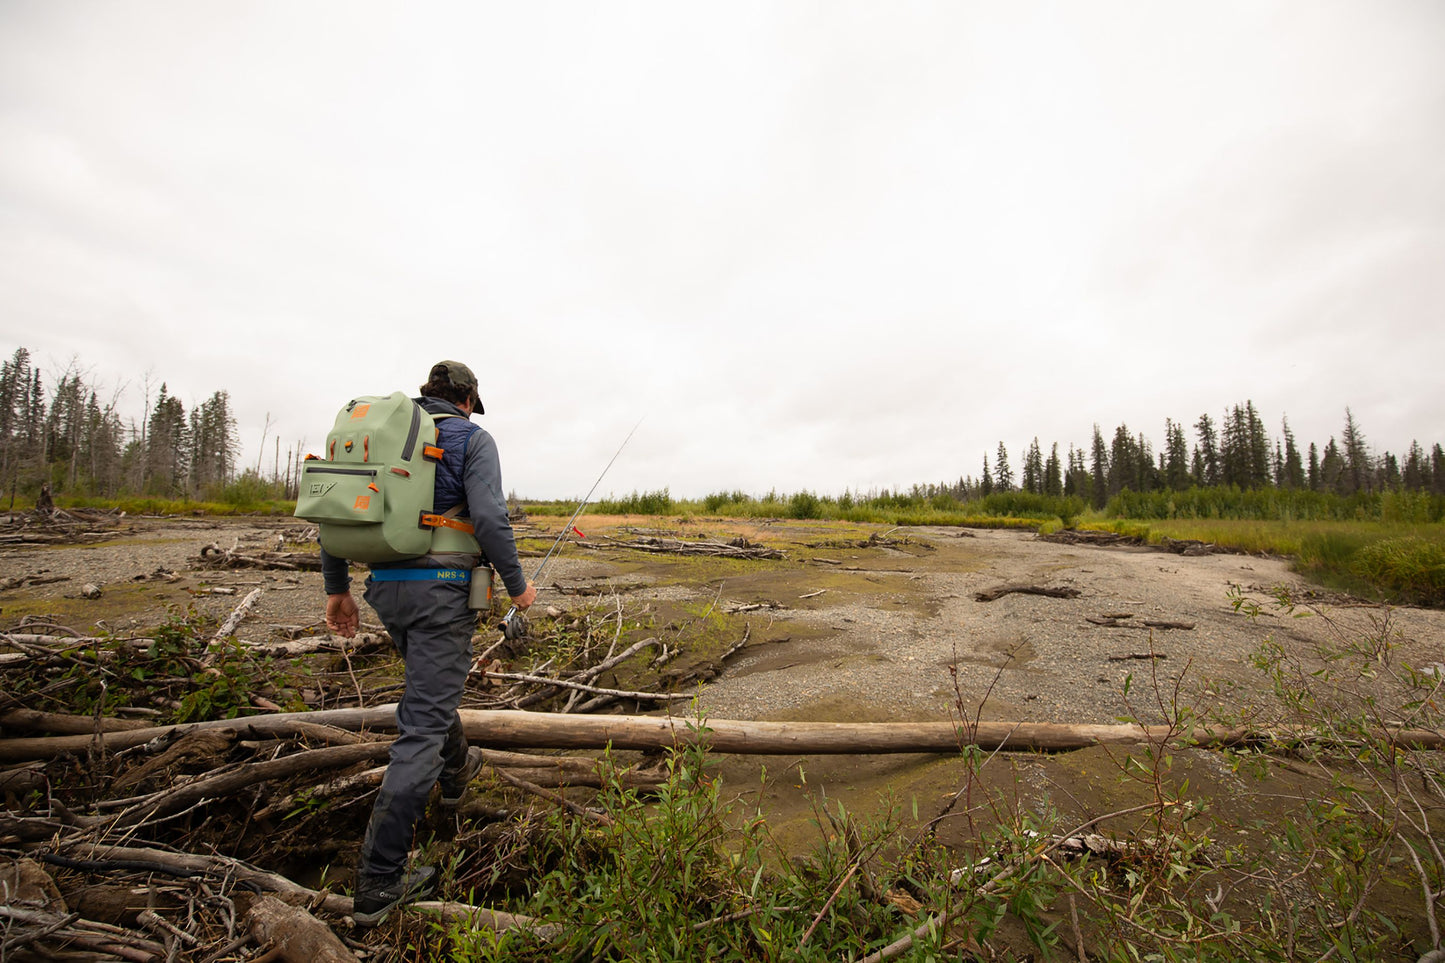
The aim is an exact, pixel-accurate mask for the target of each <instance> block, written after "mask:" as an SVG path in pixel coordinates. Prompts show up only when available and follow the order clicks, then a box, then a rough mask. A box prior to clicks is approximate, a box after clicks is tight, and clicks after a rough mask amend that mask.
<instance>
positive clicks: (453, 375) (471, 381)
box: [423, 361, 486, 415]
mask: <svg viewBox="0 0 1445 963" xmlns="http://www.w3.org/2000/svg"><path fill="white" fill-rule="evenodd" d="M438 378H445V379H446V380H447V381H449V382H451V384H452V387H454V388H461V389H462V390H464V391H466V392H468V393H469V394H470V395H471V396H472V397H473V398H474V399H476V408H475V412H476V414H479V415H482V414H486V411H485V410H484V409H483V408H482V399H481V398H479V397H477V376H476V375H474V374H472V369H471V368H468V367H467V366H466V365H464V364H462V363H461V362H460V361H438V362H437V363H436V364H434V365H432V366H431V375H430V376H429V378H428V379H427V380H429V381H435V380H437V379H438ZM423 387H425V386H423Z"/></svg>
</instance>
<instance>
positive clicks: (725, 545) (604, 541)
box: [574, 535, 788, 559]
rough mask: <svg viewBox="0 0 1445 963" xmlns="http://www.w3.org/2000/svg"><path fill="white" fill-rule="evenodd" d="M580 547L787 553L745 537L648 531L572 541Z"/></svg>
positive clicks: (725, 554)
mask: <svg viewBox="0 0 1445 963" xmlns="http://www.w3.org/2000/svg"><path fill="white" fill-rule="evenodd" d="M574 544H576V545H580V546H582V547H583V548H591V549H617V548H631V549H635V550H637V551H639V552H653V553H665V554H669V555H711V556H716V557H719V558H757V559H782V558H787V557H788V556H787V553H785V552H783V551H782V550H781V549H776V548H768V547H767V546H765V545H754V544H752V543H750V542H748V541H747V540H746V539H734V540H733V541H731V542H685V541H682V540H681V539H675V538H656V537H653V536H650V535H647V536H643V537H641V538H634V539H632V540H630V541H622V540H620V539H610V538H606V537H605V536H604V537H603V538H601V539H599V540H598V541H597V542H596V543H593V542H592V541H591V540H589V541H586V542H576V543H574Z"/></svg>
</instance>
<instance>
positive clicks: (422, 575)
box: [371, 568, 472, 582]
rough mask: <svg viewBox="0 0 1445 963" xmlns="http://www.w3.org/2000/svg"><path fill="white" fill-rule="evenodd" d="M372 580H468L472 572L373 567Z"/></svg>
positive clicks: (449, 569)
mask: <svg viewBox="0 0 1445 963" xmlns="http://www.w3.org/2000/svg"><path fill="white" fill-rule="evenodd" d="M371 580H372V581H373V582H470V581H471V580H472V573H471V571H470V570H469V569H464V568H374V569H372V570H371Z"/></svg>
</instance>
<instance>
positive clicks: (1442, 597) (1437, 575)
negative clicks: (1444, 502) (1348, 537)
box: [1351, 535, 1445, 605]
mask: <svg viewBox="0 0 1445 963" xmlns="http://www.w3.org/2000/svg"><path fill="white" fill-rule="evenodd" d="M1351 568H1352V569H1353V571H1354V572H1355V573H1356V574H1357V575H1358V576H1359V577H1360V578H1362V579H1364V580H1366V581H1367V582H1369V583H1370V584H1371V585H1373V586H1375V587H1376V588H1378V589H1379V590H1381V591H1383V592H1385V593H1386V594H1388V595H1390V596H1392V597H1393V598H1394V599H1395V600H1396V601H1400V602H1414V603H1418V604H1421V605H1445V544H1441V543H1440V542H1437V541H1430V540H1428V539H1424V538H1421V537H1419V536H1417V535H1407V536H1405V537H1403V538H1386V539H1382V540H1381V541H1378V542H1374V543H1373V544H1370V545H1365V546H1364V547H1362V548H1360V549H1359V550H1358V551H1357V552H1356V553H1355V557H1354V563H1353V565H1352V566H1351Z"/></svg>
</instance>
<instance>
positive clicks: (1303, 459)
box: [596, 401, 1445, 524]
mask: <svg viewBox="0 0 1445 963" xmlns="http://www.w3.org/2000/svg"><path fill="white" fill-rule="evenodd" d="M1164 425H1165V444H1164V448H1163V450H1162V451H1159V452H1158V453H1157V454H1156V452H1155V449H1154V447H1153V445H1152V444H1151V442H1150V441H1149V439H1148V438H1147V437H1145V436H1144V435H1143V434H1142V433H1137V434H1136V433H1135V432H1133V431H1131V430H1130V429H1129V428H1128V427H1127V426H1126V425H1120V426H1119V427H1118V428H1116V429H1115V430H1114V434H1113V437H1112V440H1111V441H1109V442H1107V443H1106V442H1105V441H1104V434H1103V432H1102V431H1100V429H1099V426H1098V425H1097V424H1096V425H1095V426H1094V437H1093V444H1092V445H1091V446H1090V448H1089V449H1088V450H1084V449H1079V448H1075V447H1073V446H1072V445H1071V446H1070V447H1069V449H1068V451H1067V453H1066V454H1065V455H1064V457H1062V458H1061V457H1060V455H1059V445H1058V443H1054V444H1053V445H1052V446H1051V448H1050V451H1049V454H1048V455H1047V456H1045V455H1044V454H1043V449H1042V447H1041V446H1040V445H1039V441H1038V439H1037V438H1035V439H1034V441H1033V443H1032V444H1031V445H1030V446H1029V449H1028V451H1027V453H1026V454H1025V455H1024V459H1023V465H1022V470H1021V472H1020V473H1019V474H1018V475H1015V473H1014V470H1013V468H1012V467H1011V463H1010V459H1009V454H1008V450H1007V448H1006V447H1005V446H1004V444H1003V443H1002V442H1000V443H999V446H998V449H997V451H996V453H995V456H994V459H993V462H992V464H990V462H989V458H988V456H987V455H985V456H984V459H983V471H982V473H981V475H980V476H979V477H977V478H975V477H974V476H972V475H966V476H963V477H960V478H959V479H958V480H957V481H956V482H943V483H939V484H916V485H913V486H911V487H909V488H908V489H898V490H896V491H890V490H888V489H884V490H881V491H879V490H873V491H867V492H853V491H844V492H843V493H842V494H841V495H836V496H834V495H819V494H815V493H813V492H809V491H801V492H794V493H792V494H781V495H780V494H779V493H778V492H776V491H772V492H769V493H768V494H766V495H761V496H754V495H750V494H748V493H746V492H742V491H731V492H728V491H722V492H714V493H712V494H710V495H708V496H706V497H705V498H703V499H702V500H701V501H698V502H690V501H675V500H674V499H673V498H672V496H671V494H670V493H669V491H668V490H667V489H665V488H664V489H661V490H658V491H650V492H643V493H637V492H634V493H632V494H631V495H629V496H627V497H624V498H612V499H606V500H603V501H601V502H599V503H598V504H597V506H596V508H597V510H599V511H612V512H619V513H623V512H627V513H637V514H667V513H671V512H677V511H702V512H705V513H708V514H730V515H742V516H752V517H765V516H774V517H782V518H839V519H847V520H852V521H882V522H892V523H895V524H910V523H923V524H950V523H957V522H958V520H961V519H968V520H974V519H978V518H1002V517H1009V518H1020V519H1047V518H1054V517H1057V518H1059V519H1062V520H1063V522H1064V523H1065V524H1072V523H1073V520H1074V519H1075V518H1076V517H1077V516H1079V515H1081V514H1082V513H1084V512H1085V511H1086V510H1087V509H1093V510H1095V511H1098V512H1103V513H1104V514H1107V515H1110V516H1114V517H1119V518H1141V519H1150V518H1155V519H1166V518H1200V519H1210V518H1239V519H1254V520H1262V521H1263V520H1272V521H1293V520H1299V521H1352V520H1368V521H1383V522H1404V523H1426V522H1438V521H1441V520H1442V517H1445V451H1442V449H1441V446H1440V444H1439V443H1436V444H1434V445H1433V446H1432V447H1431V449H1430V451H1429V453H1428V454H1427V453H1426V451H1425V449H1424V448H1423V447H1422V446H1421V445H1420V443H1419V442H1418V441H1416V442H1412V443H1411V445H1410V449H1409V451H1408V452H1406V454H1405V457H1404V459H1403V460H1402V459H1400V458H1399V457H1398V456H1396V455H1395V454H1394V453H1391V452H1379V453H1374V454H1372V453H1371V452H1370V450H1369V448H1368V446H1367V445H1366V442H1365V436H1364V432H1363V431H1362V430H1361V429H1360V426H1359V424H1358V422H1356V420H1355V417H1354V414H1353V413H1352V412H1351V411H1350V409H1349V408H1346V409H1345V422H1344V428H1343V430H1342V432H1341V435H1340V439H1339V440H1338V441H1337V440H1336V439H1335V438H1334V437H1331V438H1330V439H1329V440H1328V441H1327V442H1326V443H1325V445H1324V448H1323V449H1321V448H1319V447H1318V446H1317V445H1316V444H1315V443H1313V442H1311V443H1310V445H1309V448H1308V449H1306V452H1305V453H1304V454H1302V453H1301V450H1300V448H1299V446H1298V444H1297V443H1296V441H1295V437H1294V434H1293V432H1291V431H1290V428H1289V422H1288V421H1287V420H1286V421H1284V422H1283V423H1282V425H1283V434H1282V436H1281V437H1279V438H1271V437H1270V436H1269V434H1268V433H1267V432H1266V431H1265V428H1264V422H1263V420H1262V419H1261V418H1260V416H1259V413H1258V411H1256V409H1255V407H1254V403H1253V402H1251V401H1246V402H1245V403H1244V404H1243V405H1235V406H1234V407H1232V408H1230V409H1229V410H1227V411H1226V412H1225V415H1224V417H1223V418H1222V419H1221V421H1220V422H1218V423H1216V422H1215V421H1214V419H1213V418H1211V417H1210V416H1209V415H1207V414H1205V415H1200V416H1199V419H1198V421H1196V422H1195V424H1194V426H1193V428H1194V434H1195V440H1194V443H1193V444H1192V445H1191V444H1190V442H1189V439H1188V437H1187V436H1186V434H1185V429H1184V426H1183V424H1182V423H1180V422H1176V421H1174V420H1172V419H1166V420H1165V423H1164Z"/></svg>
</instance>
